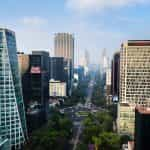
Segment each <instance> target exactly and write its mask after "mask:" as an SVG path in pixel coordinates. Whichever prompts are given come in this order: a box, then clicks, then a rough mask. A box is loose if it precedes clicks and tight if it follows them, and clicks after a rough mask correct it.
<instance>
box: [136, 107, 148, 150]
mask: <svg viewBox="0 0 150 150" xmlns="http://www.w3.org/2000/svg"><path fill="white" fill-rule="evenodd" d="M149 139H150V108H149V107H138V106H137V107H136V109H135V150H144V149H145V150H146V149H149V148H150V142H149Z"/></svg>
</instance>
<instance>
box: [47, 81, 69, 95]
mask: <svg viewBox="0 0 150 150" xmlns="http://www.w3.org/2000/svg"><path fill="white" fill-rule="evenodd" d="M66 91H67V86H66V83H65V82H60V81H55V80H50V82H49V96H50V97H66V96H67V92H66Z"/></svg>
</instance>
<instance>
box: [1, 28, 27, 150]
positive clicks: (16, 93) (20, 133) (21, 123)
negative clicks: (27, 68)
mask: <svg viewBox="0 0 150 150" xmlns="http://www.w3.org/2000/svg"><path fill="white" fill-rule="evenodd" d="M0 136H1V137H2V138H8V139H9V141H10V143H11V146H12V147H13V148H14V149H20V148H21V146H22V144H23V143H24V142H25V138H26V136H27V131H26V119H25V110H24V104H23V96H22V90H21V78H20V74H19V70H18V59H17V48H16V39H15V33H14V32H12V31H10V30H8V29H3V28H0Z"/></svg>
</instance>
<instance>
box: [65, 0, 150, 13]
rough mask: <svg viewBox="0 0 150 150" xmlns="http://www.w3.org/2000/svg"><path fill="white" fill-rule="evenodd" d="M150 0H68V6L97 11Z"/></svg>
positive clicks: (75, 8) (77, 9) (76, 9)
mask: <svg viewBox="0 0 150 150" xmlns="http://www.w3.org/2000/svg"><path fill="white" fill-rule="evenodd" d="M148 2H149V0H67V1H66V5H67V7H69V8H71V9H73V10H75V11H79V12H97V11H101V10H103V9H105V8H114V7H124V6H128V5H136V4H143V3H148Z"/></svg>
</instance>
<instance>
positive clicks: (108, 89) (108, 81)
mask: <svg viewBox="0 0 150 150" xmlns="http://www.w3.org/2000/svg"><path fill="white" fill-rule="evenodd" d="M106 100H107V104H111V101H112V95H111V68H107V69H106Z"/></svg>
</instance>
